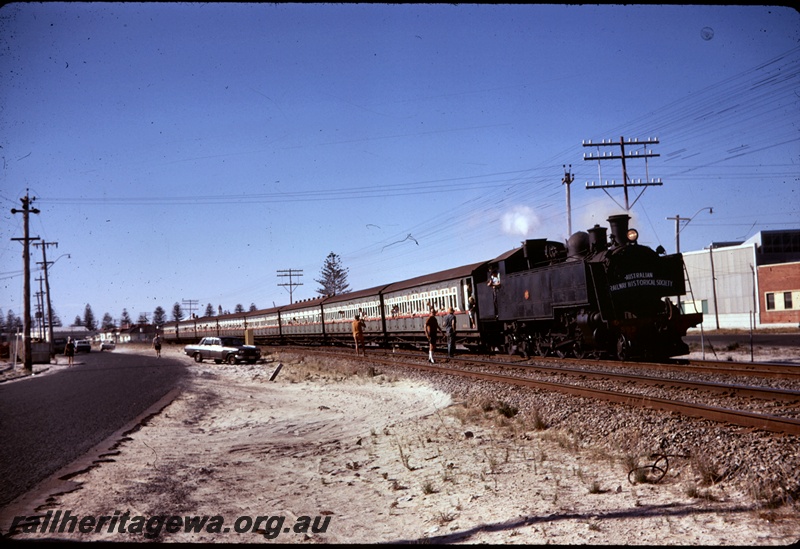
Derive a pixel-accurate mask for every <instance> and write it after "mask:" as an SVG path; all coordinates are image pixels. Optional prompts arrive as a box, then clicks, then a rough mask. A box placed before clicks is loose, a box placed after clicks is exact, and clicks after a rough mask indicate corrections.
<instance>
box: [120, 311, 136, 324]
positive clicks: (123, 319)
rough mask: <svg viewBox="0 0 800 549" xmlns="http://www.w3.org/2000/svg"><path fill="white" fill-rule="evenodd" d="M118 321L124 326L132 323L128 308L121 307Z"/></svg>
mask: <svg viewBox="0 0 800 549" xmlns="http://www.w3.org/2000/svg"><path fill="white" fill-rule="evenodd" d="M119 323H120V324H121V325H122V326H125V327H130V326H132V325H133V321H132V320H131V317H130V315H129V314H128V309H122V317H121V318H120V319H119Z"/></svg>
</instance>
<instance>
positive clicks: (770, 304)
mask: <svg viewBox="0 0 800 549" xmlns="http://www.w3.org/2000/svg"><path fill="white" fill-rule="evenodd" d="M767 310H768V311H774V310H775V294H771V293H770V294H767Z"/></svg>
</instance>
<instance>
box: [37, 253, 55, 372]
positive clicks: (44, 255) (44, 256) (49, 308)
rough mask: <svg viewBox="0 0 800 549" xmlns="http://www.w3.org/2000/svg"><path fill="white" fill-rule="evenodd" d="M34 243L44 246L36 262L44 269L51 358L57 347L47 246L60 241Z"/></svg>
mask: <svg viewBox="0 0 800 549" xmlns="http://www.w3.org/2000/svg"><path fill="white" fill-rule="evenodd" d="M33 245H34V246H36V247H37V248H38V247H39V246H41V247H42V261H41V262H38V261H37V263H36V264H37V265H41V266H42V268H43V269H44V290H45V292H46V293H47V341H48V342H49V343H50V358H51V359H52V358H53V357H54V356H55V349H54V347H53V307H52V304H51V301H50V279H49V278H48V277H47V267H48V266H49V264H48V263H47V247H48V246H55V247H56V248H58V242H45V241H44V240H43V241H42V242H40V243H38V242H37V243H34V244H33ZM56 259H58V258H56Z"/></svg>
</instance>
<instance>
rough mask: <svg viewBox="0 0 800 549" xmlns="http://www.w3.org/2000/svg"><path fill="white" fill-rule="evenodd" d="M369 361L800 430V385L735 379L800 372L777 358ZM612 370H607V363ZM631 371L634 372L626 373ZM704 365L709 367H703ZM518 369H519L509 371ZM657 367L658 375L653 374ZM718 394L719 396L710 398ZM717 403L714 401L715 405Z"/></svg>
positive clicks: (374, 357) (381, 356)
mask: <svg viewBox="0 0 800 549" xmlns="http://www.w3.org/2000/svg"><path fill="white" fill-rule="evenodd" d="M295 351H299V352H303V353H314V354H323V355H325V356H329V357H332V358H339V359H349V360H355V357H354V356H353V354H352V352H339V351H334V350H331V349H322V348H308V347H303V348H301V349H295ZM362 360H367V361H368V362H369V363H378V364H383V365H385V366H394V367H406V368H414V369H417V370H421V371H426V372H430V373H435V374H437V375H450V376H460V377H465V378H470V379H477V380H483V381H487V382H491V383H503V384H507V385H515V386H520V387H528V388H535V389H541V390H546V391H556V392H559V393H563V394H568V395H572V396H578V397H584V398H592V399H598V400H603V401H607V402H613V403H619V404H626V405H629V406H635V407H643V408H652V409H657V410H663V411H668V412H675V413H678V414H682V415H686V416H690V417H696V418H702V419H708V420H711V421H715V422H722V423H730V424H734V425H739V426H742V427H749V428H754V429H761V430H765V431H770V432H773V433H782V434H791V435H800V389H798V388H797V384H796V383H794V384H793V385H795V387H794V388H777V387H768V386H762V385H743V384H739V383H731V382H730V378H731V377H732V376H742V375H745V376H747V377H748V378H752V379H765V378H775V377H779V378H780V379H785V378H786V377H795V378H797V377H798V376H797V369H796V368H795V369H792V368H791V367H787V366H781V365H774V364H757V365H756V364H752V363H749V364H736V365H732V364H730V363H721V364H707V363H704V364H703V365H701V366H700V368H693V367H692V365H690V364H685V365H682V364H669V365H662V364H659V365H646V366H647V368H646V369H647V373H646V374H644V373H638V372H635V371H633V370H634V369H643V368H644V367H645V365H643V364H641V363H636V364H624V363H619V362H614V363H604V362H601V361H593V362H591V363H589V367H588V368H587V362H586V361H581V362H580V364H578V363H577V361H563V360H562V361H551V360H548V361H542V360H541V359H540V358H537V359H535V360H531V361H527V360H526V361H522V360H514V361H508V360H506V361H500V360H497V359H496V358H492V359H480V358H476V357H469V358H458V359H453V360H451V361H449V362H447V363H444V364H442V363H439V364H429V363H427V362H422V358H421V357H420V355H419V354H418V353H417V354H411V353H391V352H382V351H370V352H369V354H368V357H367V358H366V359H362ZM601 368H606V369H601ZM621 370H628V371H621ZM698 370H702V372H699V371H698ZM509 371H513V375H510V374H509V373H508V372H509ZM675 371H679V372H683V373H686V372H691V373H692V374H693V375H694V374H697V373H703V374H704V375H709V374H713V376H716V377H717V378H723V379H713V380H697V379H678V378H675V377H666V376H660V375H658V372H664V373H667V374H670V375H672V374H673V373H674V372H675ZM654 372H655V374H656V375H654ZM711 395H713V396H711ZM711 402H715V404H711Z"/></svg>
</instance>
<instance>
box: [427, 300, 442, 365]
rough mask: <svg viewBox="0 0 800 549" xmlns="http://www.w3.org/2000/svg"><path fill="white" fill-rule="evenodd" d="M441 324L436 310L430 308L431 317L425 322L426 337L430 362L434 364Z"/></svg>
mask: <svg viewBox="0 0 800 549" xmlns="http://www.w3.org/2000/svg"><path fill="white" fill-rule="evenodd" d="M441 331H442V329H441V328H439V323H438V322H437V321H436V309H434V308H433V307H431V308H430V316H429V317H428V319H427V320H426V321H425V336H426V337H427V338H428V362H430V363H431V364H434V363H435V362H434V360H433V352H434V351H435V350H436V339H437V338H438V336H439V332H441Z"/></svg>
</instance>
